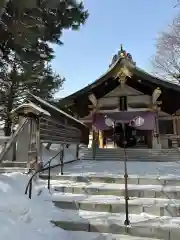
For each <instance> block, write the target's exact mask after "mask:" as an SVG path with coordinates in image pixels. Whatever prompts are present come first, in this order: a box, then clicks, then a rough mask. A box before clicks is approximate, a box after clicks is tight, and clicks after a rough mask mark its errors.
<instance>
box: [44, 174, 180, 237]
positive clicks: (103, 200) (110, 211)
mask: <svg viewBox="0 0 180 240" xmlns="http://www.w3.org/2000/svg"><path fill="white" fill-rule="evenodd" d="M41 177H42V178H43V179H46V178H47V175H45V174H43V175H42V176H41ZM51 184H52V187H53V189H54V191H55V192H54V194H53V202H54V204H55V206H57V207H58V208H60V210H61V215H60V217H59V219H56V221H54V223H55V224H56V225H57V226H59V227H61V228H63V229H65V230H68V231H74V234H75V236H78V237H79V239H85V238H86V239H87V240H89V239H112V240H113V239H114V240H115V239H118V240H119V239H121V240H148V239H149V240H150V239H151V240H152V239H154V240H155V239H164V240H179V236H180V178H179V179H175V178H170V177H165V176H164V177H158V178H156V177H155V176H144V177H143V176H141V177H138V176H130V177H129V179H128V189H129V190H128V193H129V198H130V199H129V216H130V222H131V225H130V226H128V227H126V226H125V225H124V220H125V201H124V179H123V176H120V175H118V176H117V175H115V176H113V175H111V176H107V175H104V176H103V175H101V176H98V175H97V174H94V175H90V174H89V175H88V174H86V175H83V174H81V173H79V174H67V175H64V176H59V175H56V176H53V177H52V180H51Z"/></svg>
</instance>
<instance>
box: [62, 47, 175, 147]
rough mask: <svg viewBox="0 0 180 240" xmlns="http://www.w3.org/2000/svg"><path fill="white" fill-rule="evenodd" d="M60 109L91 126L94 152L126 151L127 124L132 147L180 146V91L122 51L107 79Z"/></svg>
mask: <svg viewBox="0 0 180 240" xmlns="http://www.w3.org/2000/svg"><path fill="white" fill-rule="evenodd" d="M58 107H59V108H61V109H62V110H65V111H66V112H68V113H69V114H71V115H73V116H74V117H76V118H78V119H79V120H81V121H82V122H83V123H85V124H86V125H88V127H89V129H90V136H89V146H91V145H92V144H93V143H94V144H96V146H97V147H99V148H106V147H107V148H108V147H111V148H116V147H122V141H123V140H122V139H123V136H122V134H123V129H124V128H123V129H122V124H123V126H125V130H124V131H125V135H126V139H127V144H128V146H129V147H133V148H160V149H161V148H162V149H167V148H176V147H179V146H180V141H179V136H180V111H179V110H180V85H178V84H174V83H172V82H168V81H165V80H163V79H160V78H157V77H155V76H153V75H151V74H149V73H147V72H145V71H143V70H142V69H140V68H138V66H136V63H135V62H134V61H133V59H132V56H131V55H130V54H129V53H126V51H124V50H123V48H122V46H121V49H120V51H119V52H118V53H117V54H116V55H115V56H114V57H113V59H112V63H111V64H110V66H109V69H108V70H107V72H106V73H105V74H104V75H102V76H101V77H100V78H99V79H97V80H96V81H94V82H93V83H92V84H90V85H88V86H86V87H85V88H83V89H81V90H79V91H77V92H75V93H73V94H72V95H70V96H67V97H65V98H63V99H61V100H60V101H59V103H58ZM136 119H137V120H138V121H140V120H141V121H142V124H139V125H136V126H134V125H133V123H135V122H136ZM108 121H109V122H112V124H108ZM117 135H118V138H117Z"/></svg>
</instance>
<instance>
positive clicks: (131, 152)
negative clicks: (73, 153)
mask: <svg viewBox="0 0 180 240" xmlns="http://www.w3.org/2000/svg"><path fill="white" fill-rule="evenodd" d="M126 152H127V156H128V161H145V162H146V161H154V162H165V161H175V162H176V161H179V160H180V151H179V149H175V148H173V149H144V148H142V149H139V148H138V149H136V148H128V149H126ZM80 156H81V159H83V160H93V158H92V148H83V149H81V153H80ZM95 160H98V161H123V160H124V150H123V149H121V148H104V149H100V148H99V149H96V155H95Z"/></svg>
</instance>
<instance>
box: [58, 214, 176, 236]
mask: <svg viewBox="0 0 180 240" xmlns="http://www.w3.org/2000/svg"><path fill="white" fill-rule="evenodd" d="M129 217H130V222H131V225H130V226H128V227H126V226H125V225H124V220H125V214H123V213H120V214H115V213H107V212H91V211H81V210H77V211H76V210H62V211H61V216H60V218H59V219H58V220H55V221H54V222H55V224H56V226H59V227H61V228H63V229H65V230H70V231H86V232H99V233H101V232H102V233H113V234H123V235H124V234H127V235H131V236H137V237H149V238H155V239H157V238H159V239H164V240H179V235H180V219H179V218H171V217H157V216H155V215H148V214H141V215H136V214H130V215H129Z"/></svg>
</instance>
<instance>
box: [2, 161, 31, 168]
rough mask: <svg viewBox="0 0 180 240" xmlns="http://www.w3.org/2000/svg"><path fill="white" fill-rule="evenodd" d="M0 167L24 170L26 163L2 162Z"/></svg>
mask: <svg viewBox="0 0 180 240" xmlns="http://www.w3.org/2000/svg"><path fill="white" fill-rule="evenodd" d="M0 166H1V167H7V168H14V167H16V168H18V167H19V168H26V167H27V162H17V161H3V162H1V164H0Z"/></svg>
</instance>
